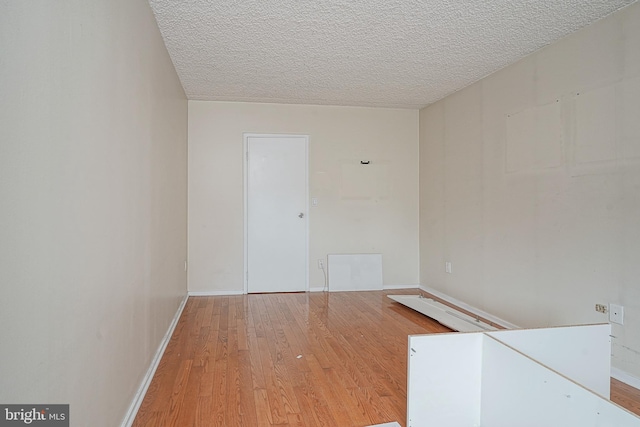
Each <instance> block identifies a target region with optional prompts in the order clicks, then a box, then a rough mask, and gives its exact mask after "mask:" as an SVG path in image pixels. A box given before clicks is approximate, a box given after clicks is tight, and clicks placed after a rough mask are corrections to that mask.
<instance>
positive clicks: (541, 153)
mask: <svg viewBox="0 0 640 427" xmlns="http://www.w3.org/2000/svg"><path fill="white" fill-rule="evenodd" d="M505 125H506V136H507V150H506V172H507V173H514V172H526V171H536V170H542V169H549V168H556V167H559V166H562V110H561V102H560V101H559V100H557V101H555V102H552V103H549V104H545V105H540V106H535V107H532V108H528V109H526V110H522V111H520V112H518V113H515V114H509V115H507V116H506V119H505Z"/></svg>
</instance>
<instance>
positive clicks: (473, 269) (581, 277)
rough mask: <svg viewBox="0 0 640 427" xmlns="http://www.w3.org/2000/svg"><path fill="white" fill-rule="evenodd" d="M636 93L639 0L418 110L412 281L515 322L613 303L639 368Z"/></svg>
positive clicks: (632, 367) (620, 347)
mask: <svg viewBox="0 0 640 427" xmlns="http://www.w3.org/2000/svg"><path fill="white" fill-rule="evenodd" d="M639 99H640V4H637V3H636V4H634V5H633V6H631V7H628V8H626V9H623V10H622V11H620V12H618V13H616V14H614V15H612V16H610V17H607V18H606V19H604V20H601V21H599V22H597V23H595V24H594V25H592V26H590V27H587V28H585V29H583V30H581V31H579V32H577V33H575V34H573V35H571V36H570V37H567V38H566V39H563V40H562V41H560V42H558V43H556V44H554V45H551V46H548V47H546V48H545V49H543V50H541V51H539V52H537V53H535V54H533V55H530V56H528V57H527V58H525V59H523V60H522V61H520V62H518V63H516V64H514V65H511V66H509V67H507V68H505V69H503V70H501V71H500V72H497V73H495V74H493V75H491V76H489V77H487V78H485V79H483V80H481V81H480V82H478V83H476V84H474V85H472V86H469V87H468V88H466V89H464V90H462V91H460V92H458V93H456V94H454V95H451V96H449V97H447V98H445V99H444V100H442V101H440V102H438V103H436V104H433V105H431V106H429V107H428V108H425V109H423V110H421V112H420V161H421V164H420V251H421V282H422V283H423V284H424V285H428V286H431V287H433V288H436V289H438V290H440V291H443V292H445V293H447V294H450V295H452V296H454V297H456V298H458V299H460V300H463V301H466V302H468V303H470V304H473V305H475V306H477V307H479V308H481V309H483V310H485V311H487V312H490V313H493V314H495V315H497V316H500V317H502V318H504V319H506V320H508V321H511V322H513V323H516V324H519V325H521V326H549V325H562V324H578V323H592V322H604V321H607V320H608V318H607V316H605V315H602V314H599V313H597V312H595V311H594V305H595V304H596V303H609V302H616V303H620V304H622V305H624V307H625V324H624V326H618V325H614V326H613V335H614V338H613V365H614V367H617V368H620V369H623V370H624V371H627V372H629V373H631V374H633V375H634V376H636V377H640V333H638V332H639V331H640V120H639V119H640V102H639ZM445 261H451V262H452V271H453V272H452V274H445V272H444V263H445Z"/></svg>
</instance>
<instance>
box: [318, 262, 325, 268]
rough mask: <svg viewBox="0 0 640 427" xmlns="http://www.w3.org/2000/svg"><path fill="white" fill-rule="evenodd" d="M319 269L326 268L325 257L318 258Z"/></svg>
mask: <svg viewBox="0 0 640 427" xmlns="http://www.w3.org/2000/svg"><path fill="white" fill-rule="evenodd" d="M318 270H324V260H323V259H319V260H318Z"/></svg>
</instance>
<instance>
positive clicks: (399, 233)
mask: <svg viewBox="0 0 640 427" xmlns="http://www.w3.org/2000/svg"><path fill="white" fill-rule="evenodd" d="M243 132H255V133H290V134H305V135H309V137H310V141H309V180H310V197H317V198H318V201H319V205H318V207H315V208H310V213H309V227H310V232H309V242H310V243H309V244H310V248H309V257H310V281H309V282H310V287H311V288H315V287H322V286H323V282H324V278H323V275H322V272H321V271H320V270H318V269H317V261H316V260H317V259H319V258H325V257H326V255H327V254H329V253H370V252H380V253H382V254H383V274H384V284H385V285H416V284H417V283H418V281H419V279H418V277H419V264H418V258H419V256H418V111H416V110H401V109H374V108H350V107H327V106H305V105H276V104H250V103H225V102H206V101H189V291H193V292H225V291H230V292H242V291H243V286H244V285H243V242H244V241H243V209H244V207H243V204H244V199H243ZM360 160H369V161H371V164H372V165H379V166H384V168H386V170H387V171H388V181H387V184H388V188H387V189H382V190H381V189H379V188H372V189H371V190H372V194H374V193H375V194H377V196H374V197H371V198H368V199H361V200H358V199H355V198H351V197H350V195H349V194H347V193H345V188H343V185H344V184H345V183H344V182H342V170H343V166H344V165H355V164H358V165H359V163H360ZM346 169H348V166H346ZM371 185H372V186H375V185H376V184H375V183H372V184H371ZM378 196H379V197H378ZM383 196H384V197H383Z"/></svg>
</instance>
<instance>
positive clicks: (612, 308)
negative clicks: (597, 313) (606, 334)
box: [609, 304, 624, 325]
mask: <svg viewBox="0 0 640 427" xmlns="http://www.w3.org/2000/svg"><path fill="white" fill-rule="evenodd" d="M609 321H610V322H613V323H617V324H619V325H622V324H624V307H623V306H621V305H618V304H609Z"/></svg>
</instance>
